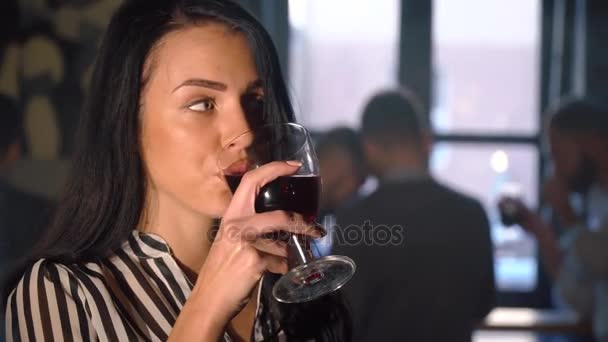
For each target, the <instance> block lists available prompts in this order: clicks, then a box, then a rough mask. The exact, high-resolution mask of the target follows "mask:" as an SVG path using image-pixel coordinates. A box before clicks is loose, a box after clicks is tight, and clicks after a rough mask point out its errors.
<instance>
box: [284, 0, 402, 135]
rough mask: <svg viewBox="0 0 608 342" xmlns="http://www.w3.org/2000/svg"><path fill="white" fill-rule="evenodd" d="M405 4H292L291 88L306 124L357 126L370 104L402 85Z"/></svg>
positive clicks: (390, 0)
mask: <svg viewBox="0 0 608 342" xmlns="http://www.w3.org/2000/svg"><path fill="white" fill-rule="evenodd" d="M399 4H400V1H399V0H378V1H375V2H374V3H373V6H370V2H369V1H367V0H332V1H326V0H289V22H290V27H291V28H290V29H291V35H290V43H289V44H290V46H289V56H290V68H289V86H290V87H291V88H292V90H293V98H294V101H293V103H294V107H295V110H296V115H297V117H298V120H299V121H300V122H301V123H303V124H304V125H305V126H307V127H309V128H311V129H312V130H324V129H327V128H330V127H334V126H336V125H339V124H346V125H349V126H352V127H356V126H358V122H359V117H360V114H361V110H362V109H363V106H364V104H365V102H366V101H367V99H368V98H369V97H370V96H371V95H372V94H373V93H374V92H376V91H377V90H379V89H381V88H386V87H389V86H395V85H396V84H397V66H398V59H397V58H398V36H399V34H398V32H399V13H400V12H399ZM345 8H347V9H348V11H345V10H344V9H345Z"/></svg>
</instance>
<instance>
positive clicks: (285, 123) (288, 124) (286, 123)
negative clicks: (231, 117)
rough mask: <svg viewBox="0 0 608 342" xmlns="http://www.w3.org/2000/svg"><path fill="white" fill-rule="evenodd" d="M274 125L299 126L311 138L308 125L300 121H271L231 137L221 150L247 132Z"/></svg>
mask: <svg viewBox="0 0 608 342" xmlns="http://www.w3.org/2000/svg"><path fill="white" fill-rule="evenodd" d="M272 126H290V127H295V128H298V129H300V130H302V131H303V132H304V133H305V134H306V138H309V136H310V134H309V132H308V130H307V129H306V127H304V126H302V125H300V124H298V123H295V122H278V123H269V124H264V125H261V126H257V127H256V128H254V129H250V130H247V131H245V132H243V133H240V134H239V135H237V136H236V137H234V138H232V139H230V141H228V142H227V143H226V145H224V146H222V149H221V151H224V150H225V149H226V148H227V147H229V146H230V145H231V144H232V143H233V142H234V141H236V140H237V139H239V138H241V137H243V136H244V135H246V134H248V133H252V132H255V131H256V130H259V129H263V128H267V127H272ZM303 146H304V144H302V147H303ZM302 147H300V148H299V149H298V151H296V153H297V152H299V151H300V150H301V149H302ZM294 154H295V153H294Z"/></svg>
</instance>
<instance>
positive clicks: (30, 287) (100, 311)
mask: <svg viewBox="0 0 608 342" xmlns="http://www.w3.org/2000/svg"><path fill="white" fill-rule="evenodd" d="M260 288H261V287H260ZM191 291H192V284H191V283H190V281H189V280H188V279H187V278H186V276H185V275H184V273H183V272H182V271H181V269H180V268H179V266H178V265H177V263H176V261H175V259H174V258H173V257H172V255H171V253H170V249H169V247H168V245H167V244H166V243H165V242H164V241H163V240H162V239H161V238H160V237H158V236H155V235H151V234H141V233H139V232H136V231H134V232H133V234H132V235H131V236H130V238H129V239H128V241H126V242H125V243H124V244H123V248H122V249H121V250H120V251H118V252H117V253H116V254H115V255H113V256H111V257H109V258H105V259H102V260H98V261H96V262H89V263H82V264H72V265H63V264H58V263H54V262H51V261H48V260H44V259H42V260H39V261H38V262H36V263H35V264H34V265H33V266H32V267H31V268H30V269H29V270H28V271H27V272H26V273H25V274H24V276H23V278H22V279H21V281H20V282H19V283H18V285H17V287H16V288H15V289H14V290H13V292H12V293H11V295H10V296H9V299H8V302H7V307H6V332H7V340H8V341H97V340H98V341H164V340H166V339H167V337H168V336H169V334H170V332H171V327H172V326H173V324H174V323H175V320H176V319H177V316H178V315H179V312H180V311H181V309H182V308H183V306H184V304H185V302H186V299H187V298H188V297H189V295H190V293H191ZM262 311H263V310H259V312H258V317H257V319H258V320H261V319H262V317H265V316H266V315H264V313H263V312H262ZM265 319H268V318H265ZM258 323H259V322H258ZM256 325H258V324H256ZM255 335H256V336H255V339H256V340H263V339H264V336H261V335H260V334H259V333H256V334H255ZM225 340H230V338H229V337H228V336H227V335H225Z"/></svg>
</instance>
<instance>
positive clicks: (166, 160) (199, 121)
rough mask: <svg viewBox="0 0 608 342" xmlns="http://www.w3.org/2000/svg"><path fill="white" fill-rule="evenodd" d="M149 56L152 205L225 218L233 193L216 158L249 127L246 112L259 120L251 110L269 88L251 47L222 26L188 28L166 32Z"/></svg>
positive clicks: (145, 127) (145, 109) (145, 123)
mask: <svg viewBox="0 0 608 342" xmlns="http://www.w3.org/2000/svg"><path fill="white" fill-rule="evenodd" d="M149 59H150V60H149V61H148V63H147V65H148V67H147V68H148V70H146V71H145V72H147V73H148V74H149V75H148V81H147V84H146V86H145V89H144V90H143V93H142V105H143V106H142V113H141V114H142V133H141V134H142V136H141V141H142V142H141V143H142V150H143V151H142V153H143V159H144V164H145V166H146V169H147V174H148V203H149V204H151V205H152V206H155V207H157V208H158V209H157V210H169V211H175V210H176V209H177V210H184V209H185V210H189V211H192V212H194V213H197V214H200V215H203V216H206V217H219V216H221V215H222V213H223V212H224V210H225V209H226V207H227V205H228V203H229V201H230V198H231V193H230V190H229V188H228V186H227V185H226V183H225V181H224V179H223V177H222V173H221V171H220V170H219V169H218V166H217V162H216V159H217V154H218V152H219V151H220V150H221V147H222V146H224V145H225V144H226V143H227V142H229V141H230V140H231V139H232V138H234V137H236V136H237V135H239V134H240V133H242V132H245V131H247V130H248V129H249V127H248V124H247V120H246V117H245V113H247V115H249V116H256V115H257V116H260V115H261V113H256V112H255V111H256V110H255V108H259V107H260V106H256V105H253V106H249V105H248V104H250V103H251V99H254V101H257V100H259V101H262V97H263V91H262V89H261V86H260V83H259V79H258V74H257V71H256V67H255V64H254V61H253V57H252V55H251V52H250V50H249V47H248V46H247V42H246V40H245V38H244V37H243V35H242V34H240V33H238V32H234V31H231V30H229V29H228V28H227V27H226V26H224V25H222V24H216V23H209V24H206V25H203V26H190V27H186V28H184V29H181V30H177V31H174V32H171V33H169V34H167V35H166V36H165V37H164V38H163V39H162V40H161V41H160V42H159V43H158V44H157V46H156V48H155V49H153V52H151V56H150V57H149ZM244 107H250V108H254V110H253V112H252V110H251V109H248V108H244ZM258 111H259V110H258Z"/></svg>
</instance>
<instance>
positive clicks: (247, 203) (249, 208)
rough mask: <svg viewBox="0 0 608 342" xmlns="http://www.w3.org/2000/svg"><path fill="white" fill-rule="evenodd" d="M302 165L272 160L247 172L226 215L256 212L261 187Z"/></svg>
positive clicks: (291, 172)
mask: <svg viewBox="0 0 608 342" xmlns="http://www.w3.org/2000/svg"><path fill="white" fill-rule="evenodd" d="M300 166H301V164H300V163H298V162H291V161H289V162H272V163H268V164H265V165H262V166H260V167H259V168H257V169H254V170H251V171H248V172H247V173H245V174H244V175H243V178H242V179H241V182H240V184H239V187H238V188H237V190H236V192H235V193H234V196H232V201H231V202H230V206H229V207H228V209H227V210H226V212H225V213H224V217H233V216H234V217H238V216H243V215H252V214H255V208H254V203H255V198H256V196H257V195H258V193H259V191H260V189H261V188H262V187H263V186H264V185H266V184H268V183H270V182H272V181H273V180H275V179H277V178H279V177H281V176H289V175H292V174H294V173H295V172H297V171H298V169H299V168H300Z"/></svg>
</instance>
